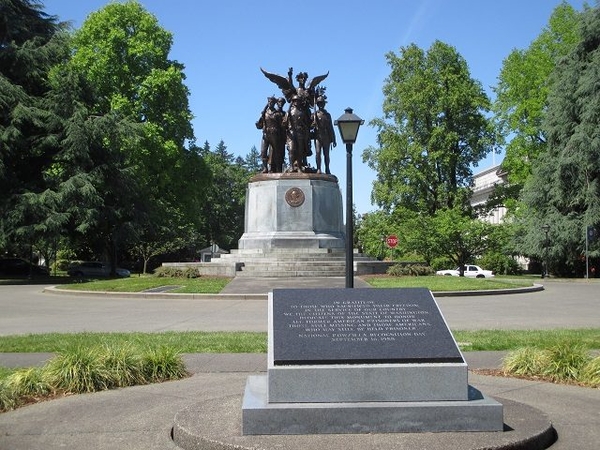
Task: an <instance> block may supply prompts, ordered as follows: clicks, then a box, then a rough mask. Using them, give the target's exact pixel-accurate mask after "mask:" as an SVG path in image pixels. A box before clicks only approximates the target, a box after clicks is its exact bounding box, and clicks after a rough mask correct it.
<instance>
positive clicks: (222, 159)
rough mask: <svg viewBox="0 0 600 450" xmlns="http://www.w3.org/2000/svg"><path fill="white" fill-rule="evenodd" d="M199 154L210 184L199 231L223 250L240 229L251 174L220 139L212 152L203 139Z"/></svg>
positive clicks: (242, 225)
mask: <svg viewBox="0 0 600 450" xmlns="http://www.w3.org/2000/svg"><path fill="white" fill-rule="evenodd" d="M200 154H201V155H202V157H203V158H204V160H205V161H206V165H207V167H208V169H209V176H210V184H211V189H210V190H209V191H208V192H207V196H206V203H205V204H204V207H203V211H202V217H203V220H204V223H203V226H202V228H201V234H202V235H203V236H205V237H206V238H207V245H210V244H212V243H216V244H218V245H219V247H222V248H225V249H230V248H234V247H237V241H238V240H239V238H240V237H241V236H242V233H243V232H244V208H245V199H246V187H247V185H248V180H249V179H250V176H251V175H253V174H252V173H249V172H248V171H247V170H246V168H245V167H244V165H243V164H240V162H239V161H238V162H236V160H235V158H234V156H233V154H231V153H229V152H228V151H227V146H226V145H225V143H224V142H223V141H221V142H219V144H218V145H217V146H216V148H215V150H214V151H213V150H211V149H210V145H209V144H208V142H206V143H205V144H204V147H203V148H202V149H201V150H200Z"/></svg>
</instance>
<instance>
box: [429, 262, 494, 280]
mask: <svg viewBox="0 0 600 450" xmlns="http://www.w3.org/2000/svg"><path fill="white" fill-rule="evenodd" d="M464 267H465V277H470V278H491V277H493V276H494V273H493V272H492V271H491V270H483V269H482V268H481V267H479V266H475V265H473V264H469V265H466V266H464ZM436 274H437V275H451V276H453V277H458V276H460V267H457V268H456V269H447V270H438V271H437V272H436Z"/></svg>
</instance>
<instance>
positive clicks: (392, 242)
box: [385, 234, 398, 248]
mask: <svg viewBox="0 0 600 450" xmlns="http://www.w3.org/2000/svg"><path fill="white" fill-rule="evenodd" d="M385 242H386V243H387V245H388V247H391V248H394V247H395V246H396V245H398V236H396V235H395V234H390V235H389V236H388V237H386V238H385Z"/></svg>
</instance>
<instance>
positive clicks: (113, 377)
mask: <svg viewBox="0 0 600 450" xmlns="http://www.w3.org/2000/svg"><path fill="white" fill-rule="evenodd" d="M100 356H101V358H102V362H103V364H104V367H105V368H106V370H107V371H108V373H109V383H108V386H107V387H108V388H109V389H110V388H114V387H126V386H135V385H136V384H145V383H146V380H145V378H144V364H143V361H142V358H141V356H140V354H139V352H138V351H136V349H135V348H134V347H133V346H132V345H129V344H126V345H124V346H117V345H112V346H108V345H107V346H105V347H104V348H103V349H102V352H101V354H100Z"/></svg>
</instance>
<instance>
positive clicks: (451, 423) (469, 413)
mask: <svg viewBox="0 0 600 450" xmlns="http://www.w3.org/2000/svg"><path fill="white" fill-rule="evenodd" d="M267 378H268V376H267V375H253V376H250V377H248V381H247V384H246V389H245V391H244V400H243V405H242V434H244V435H259V434H272V435H281V434H331V433H335V434H348V433H410V432H443V431H502V430H503V426H504V422H503V408H502V405H501V404H500V403H498V402H497V401H495V400H493V399H490V398H487V397H485V396H483V395H482V394H481V392H480V391H478V390H477V389H475V388H473V387H470V388H469V398H468V400H465V401H423V402H390V401H379V402H366V401H363V402H323V403H317V402H314V403H298V402H289V403H272V402H269V401H268V400H267V397H268V393H267V385H268V382H267ZM423 383H427V380H426V379H424V380H423Z"/></svg>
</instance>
